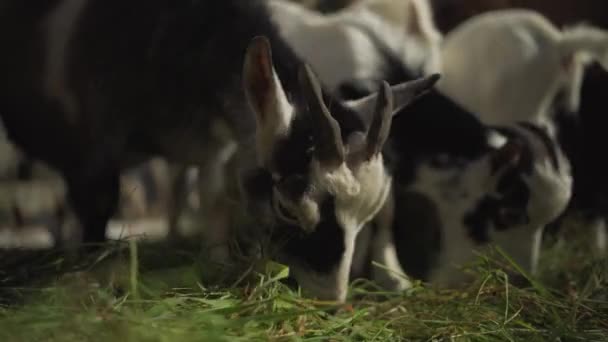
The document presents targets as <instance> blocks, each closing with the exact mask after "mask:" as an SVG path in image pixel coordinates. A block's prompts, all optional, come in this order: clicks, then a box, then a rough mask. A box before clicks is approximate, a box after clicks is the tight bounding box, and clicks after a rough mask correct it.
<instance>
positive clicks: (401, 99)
mask: <svg viewBox="0 0 608 342" xmlns="http://www.w3.org/2000/svg"><path fill="white" fill-rule="evenodd" d="M439 78H440V76H439V74H433V75H430V76H426V77H423V78H419V79H417V80H414V81H408V82H404V83H401V84H397V85H394V86H391V87H390V92H391V93H392V97H393V112H392V114H393V115H395V114H397V113H398V112H399V111H400V110H401V109H403V108H405V107H406V106H407V105H409V104H410V103H412V102H413V101H414V100H415V99H417V98H418V97H420V96H422V95H424V94H425V93H427V92H428V91H429V90H430V89H431V88H432V87H433V86H434V85H435V83H437V81H438V80H439ZM377 98H378V93H374V94H371V95H368V96H366V97H364V98H361V99H358V100H354V101H348V102H346V105H347V106H349V107H351V108H352V109H354V110H355V111H357V112H358V113H359V114H360V115H361V116H362V117H363V118H371V117H373V115H374V113H375V112H374V109H375V107H376V101H377ZM364 121H366V122H368V123H369V122H371V119H370V120H364Z"/></svg>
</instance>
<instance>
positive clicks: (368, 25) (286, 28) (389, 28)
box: [269, 0, 441, 90]
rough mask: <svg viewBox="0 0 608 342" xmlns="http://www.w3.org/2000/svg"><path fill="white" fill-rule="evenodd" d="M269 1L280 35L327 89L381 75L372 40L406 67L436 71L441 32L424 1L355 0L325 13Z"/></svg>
mask: <svg viewBox="0 0 608 342" xmlns="http://www.w3.org/2000/svg"><path fill="white" fill-rule="evenodd" d="M269 3H270V8H271V11H272V15H273V19H274V21H275V22H276V23H277V24H278V26H279V29H280V31H281V35H282V36H283V37H284V38H285V39H286V40H287V41H288V42H289V44H290V45H291V46H292V48H293V49H294V50H295V52H296V53H297V54H298V55H300V56H303V57H305V59H306V60H307V62H308V63H309V64H311V65H312V66H313V68H314V69H315V70H316V71H317V73H318V74H319V75H320V77H321V80H322V81H323V83H324V84H325V85H326V86H327V87H328V88H329V89H331V90H335V89H337V88H338V86H339V85H340V84H342V83H343V82H345V81H349V80H351V79H373V80H381V79H386V77H385V75H383V71H384V67H385V64H386V63H385V61H383V54H382V52H381V51H379V50H378V49H379V47H378V46H377V44H376V42H375V41H374V40H375V39H376V38H381V39H382V41H383V45H385V46H383V47H382V48H385V47H386V48H388V49H390V50H391V53H392V54H394V55H395V56H396V57H398V58H400V59H401V60H402V61H403V63H404V64H405V65H407V66H408V67H409V68H410V69H412V70H420V71H422V73H423V74H427V75H428V74H431V73H434V72H438V68H439V45H440V42H441V35H440V33H439V31H438V30H437V29H436V28H435V25H434V23H433V19H432V15H431V9H430V7H429V4H428V3H427V1H426V0H404V1H393V0H360V1H357V2H355V3H354V4H352V5H351V6H349V7H347V8H345V9H343V10H341V11H338V12H336V13H334V14H328V15H323V14H320V13H318V12H314V11H312V10H309V9H307V8H305V7H303V6H301V5H298V4H295V3H291V2H287V1H283V0H270V1H269ZM372 35H373V36H372ZM328 47H331V48H328Z"/></svg>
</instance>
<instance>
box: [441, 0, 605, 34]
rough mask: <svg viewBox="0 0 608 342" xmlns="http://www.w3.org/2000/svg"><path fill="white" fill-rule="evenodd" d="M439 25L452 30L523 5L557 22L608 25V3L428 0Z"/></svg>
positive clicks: (588, 1) (579, 0)
mask: <svg viewBox="0 0 608 342" xmlns="http://www.w3.org/2000/svg"><path fill="white" fill-rule="evenodd" d="M429 1H430V4H431V6H432V8H433V13H434V16H435V22H436V23H437V27H438V28H439V29H440V30H441V32H443V33H449V32H450V31H452V30H453V29H454V28H456V27H458V25H460V24H461V23H462V22H464V21H465V20H467V19H469V18H471V17H474V16H476V15H479V14H482V13H485V12H488V11H495V10H503V9H509V8H521V9H528V10H533V11H537V12H539V13H542V14H543V15H545V16H546V17H548V18H549V19H551V21H552V22H553V23H554V24H556V25H558V26H560V27H561V26H563V25H571V24H573V23H576V22H580V21H585V22H588V23H590V24H592V25H598V26H600V27H602V28H608V3H606V2H604V1H596V0H561V1H559V2H556V1H554V0H429Z"/></svg>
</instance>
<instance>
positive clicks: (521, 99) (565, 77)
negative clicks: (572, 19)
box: [439, 10, 608, 125]
mask: <svg viewBox="0 0 608 342" xmlns="http://www.w3.org/2000/svg"><path fill="white" fill-rule="evenodd" d="M497 42H500V43H497ZM587 54H588V55H590V56H591V57H593V58H595V59H597V60H599V61H600V62H601V63H603V65H604V67H608V32H606V31H602V30H599V29H596V28H593V27H586V26H577V27H573V28H569V29H565V30H563V31H559V30H557V29H556V28H555V27H554V26H553V25H552V24H551V23H550V22H549V21H548V20H547V19H546V18H544V17H543V16H542V15H540V14H538V13H536V12H533V11H529V10H503V11H493V12H488V13H485V14H482V15H479V16H476V17H474V18H471V19H469V20H468V21H466V22H465V23H463V24H462V25H460V26H459V27H458V28H457V29H455V30H454V31H452V32H451V33H450V34H448V35H447V36H446V37H445V40H444V44H443V46H442V48H441V59H442V71H443V72H444V73H445V75H446V77H445V79H444V82H442V84H440V85H439V89H440V90H441V91H442V92H443V93H444V94H446V95H447V96H449V97H451V98H454V99H457V101H458V102H459V103H460V104H461V105H463V106H464V107H465V108H467V109H469V110H471V111H473V112H476V113H480V114H482V115H483V116H482V120H483V121H484V122H486V123H488V124H497V125H498V124H503V123H510V122H516V121H523V120H525V121H531V122H537V121H539V120H541V121H542V120H546V119H547V117H548V116H549V115H550V110H551V105H552V103H553V100H554V99H555V98H556V96H557V94H558V93H564V94H567V95H566V96H565V98H564V100H565V101H567V102H566V104H565V105H566V106H567V108H568V109H569V110H570V111H576V110H577V108H578V106H579V102H580V83H581V80H582V75H583V69H584V65H585V60H586V58H585V55H587ZM471 68H475V70H477V71H478V72H479V75H480V77H477V78H475V79H474V80H473V79H472V77H470V76H469V75H468V73H470V70H472V69H471ZM463 84H467V87H463V86H462V85H463Z"/></svg>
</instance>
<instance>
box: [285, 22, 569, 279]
mask: <svg viewBox="0 0 608 342" xmlns="http://www.w3.org/2000/svg"><path fill="white" fill-rule="evenodd" d="M308 29H309V27H308V26H307V25H303V26H301V27H299V28H298V27H297V26H293V31H294V32H300V33H299V36H306V35H307V33H306V30H308ZM360 33H362V34H364V36H365V41H366V42H368V43H369V44H370V45H371V48H370V49H371V50H373V51H375V53H376V54H377V58H376V59H375V61H376V62H378V63H379V65H382V68H381V70H382V72H381V73H379V74H378V75H377V76H376V77H379V78H380V79H391V80H394V81H395V82H398V81H404V80H409V79H412V78H413V77H414V75H415V73H413V72H412V71H411V70H410V69H409V67H408V66H407V65H404V63H403V59H402V58H401V57H400V56H399V55H397V54H396V53H395V52H394V50H393V49H391V48H390V43H387V39H388V40H389V41H390V39H392V37H388V38H386V36H383V35H379V34H377V32H375V31H374V30H372V29H366V30H363V31H360ZM287 39H291V38H289V36H287ZM295 39H296V40H297V36H296V38H295ZM302 51H304V50H302ZM318 51H323V53H324V54H327V55H330V54H331V53H333V52H334V50H333V45H332V44H329V45H318V46H315V49H314V50H313V49H309V50H308V53H309V54H311V55H310V56H308V55H306V54H303V57H305V58H308V60H310V61H312V63H313V67H315V69H318V70H325V69H327V68H328V65H331V62H328V61H327V60H326V59H317V58H315V55H316V54H317V52H318ZM364 53H367V52H357V51H354V52H353V53H352V54H353V55H358V54H364ZM470 70H473V69H470ZM355 75H361V73H355ZM367 76H368V75H366V76H365V77H364V78H362V79H359V80H346V79H343V81H344V82H346V83H344V84H342V85H340V86H338V89H339V90H340V95H341V96H343V97H346V98H347V99H353V98H357V97H358V96H361V95H365V94H366V93H369V92H370V91H371V90H373V89H375V88H376V87H377V83H378V82H377V80H375V79H374V77H371V78H370V77H367ZM319 77H320V78H321V80H325V78H326V77H327V78H328V79H333V77H334V75H333V74H330V75H325V74H323V73H319ZM463 87H465V88H466V84H463ZM408 111H409V112H408V114H407V115H401V116H397V117H396V118H395V119H394V125H393V129H392V131H391V135H390V138H389V146H390V147H389V150H388V153H385V156H386V155H389V156H391V155H392V156H394V157H393V161H394V165H391V170H392V174H393V176H394V177H395V180H394V186H393V193H392V197H391V199H390V200H389V202H388V204H387V208H384V209H383V210H382V211H381V213H380V215H379V216H378V217H377V220H376V221H375V226H376V232H375V236H370V231H366V232H365V235H364V236H362V237H361V238H360V241H359V244H360V246H359V247H358V248H357V253H358V254H357V256H356V259H355V260H356V261H360V260H367V259H366V258H367V257H368V256H370V255H366V253H367V252H368V248H366V247H365V244H369V243H372V246H371V249H370V251H369V252H371V256H370V257H372V258H373V259H374V260H375V261H377V262H379V263H383V264H385V265H386V266H388V267H389V268H391V269H393V270H395V271H397V272H396V273H400V272H399V271H400V266H399V262H398V261H397V259H398V258H397V256H396V254H400V256H401V257H400V258H399V259H400V260H401V264H402V265H403V266H404V268H405V271H406V273H411V274H412V275H414V276H416V277H421V278H424V279H427V280H430V281H432V282H435V283H437V284H442V285H456V284H458V283H459V282H460V280H462V277H461V276H459V275H458V270H457V268H456V267H454V265H459V264H463V263H466V262H468V261H471V260H472V259H473V257H474V250H475V249H483V248H485V247H486V246H488V245H490V244H497V245H498V246H500V247H502V248H503V249H504V250H506V251H507V252H508V253H509V254H511V255H512V256H513V258H514V259H515V260H516V261H517V262H519V263H520V264H521V266H522V267H524V268H525V269H528V270H530V271H534V269H535V267H536V263H537V259H538V254H539V247H540V246H539V242H540V239H539V238H540V236H541V232H542V230H543V228H544V227H545V225H547V224H548V223H550V222H551V221H552V220H554V219H555V218H556V217H557V216H558V215H559V214H561V212H562V211H563V210H564V208H565V206H566V204H567V202H568V200H569V198H570V193H571V177H570V169H569V163H568V161H566V160H565V159H564V157H563V154H562V152H561V150H559V148H557V146H556V145H555V143H554V142H553V140H552V138H551V137H550V136H549V135H548V133H547V132H545V131H544V130H543V129H541V128H539V127H537V126H534V125H526V124H523V125H511V126H513V127H504V128H500V129H498V128H496V129H492V128H491V127H489V126H486V125H485V124H484V123H483V122H482V121H480V120H479V118H476V116H475V115H474V114H472V113H471V112H468V111H467V110H466V109H464V108H462V107H461V106H459V105H458V104H457V103H456V100H452V99H450V98H449V97H446V96H445V95H442V94H441V93H439V92H436V91H432V92H431V93H430V94H429V95H426V96H425V97H424V98H422V99H419V100H418V101H416V102H415V103H414V104H412V105H411V107H409V108H408ZM385 152H387V151H385ZM389 164H391V163H389ZM546 196H550V197H549V200H548V201H547V197H546ZM422 202H426V203H428V206H427V207H428V209H429V210H426V211H422V210H417V209H411V208H417V207H416V206H417V205H421V203H422ZM391 207H392V208H391ZM425 215H426V216H425ZM421 220H423V221H424V222H421V223H419V224H416V223H415V222H420V221H421ZM391 231H394V234H396V237H397V241H396V245H395V244H394V243H393V241H392V236H391ZM432 231H435V232H436V234H435V233H432ZM425 234H430V235H425ZM421 239H423V240H427V241H428V242H429V243H430V245H428V244H425V243H424V242H422V241H421ZM433 246H437V248H436V249H433ZM433 258H435V261H433V260H431V259H433ZM361 265H368V264H367V263H363V262H361V263H358V262H357V263H355V265H354V266H353V274H355V275H356V274H363V273H366V272H365V267H363V266H361ZM371 272H372V273H373V272H374V269H372V270H371ZM384 276H388V278H385V279H382V277H384ZM372 278H374V279H376V280H381V282H383V283H384V284H383V285H386V286H388V287H391V288H403V287H405V286H407V282H406V281H403V280H401V278H400V277H398V276H391V274H386V273H384V274H383V275H382V276H372Z"/></svg>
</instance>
